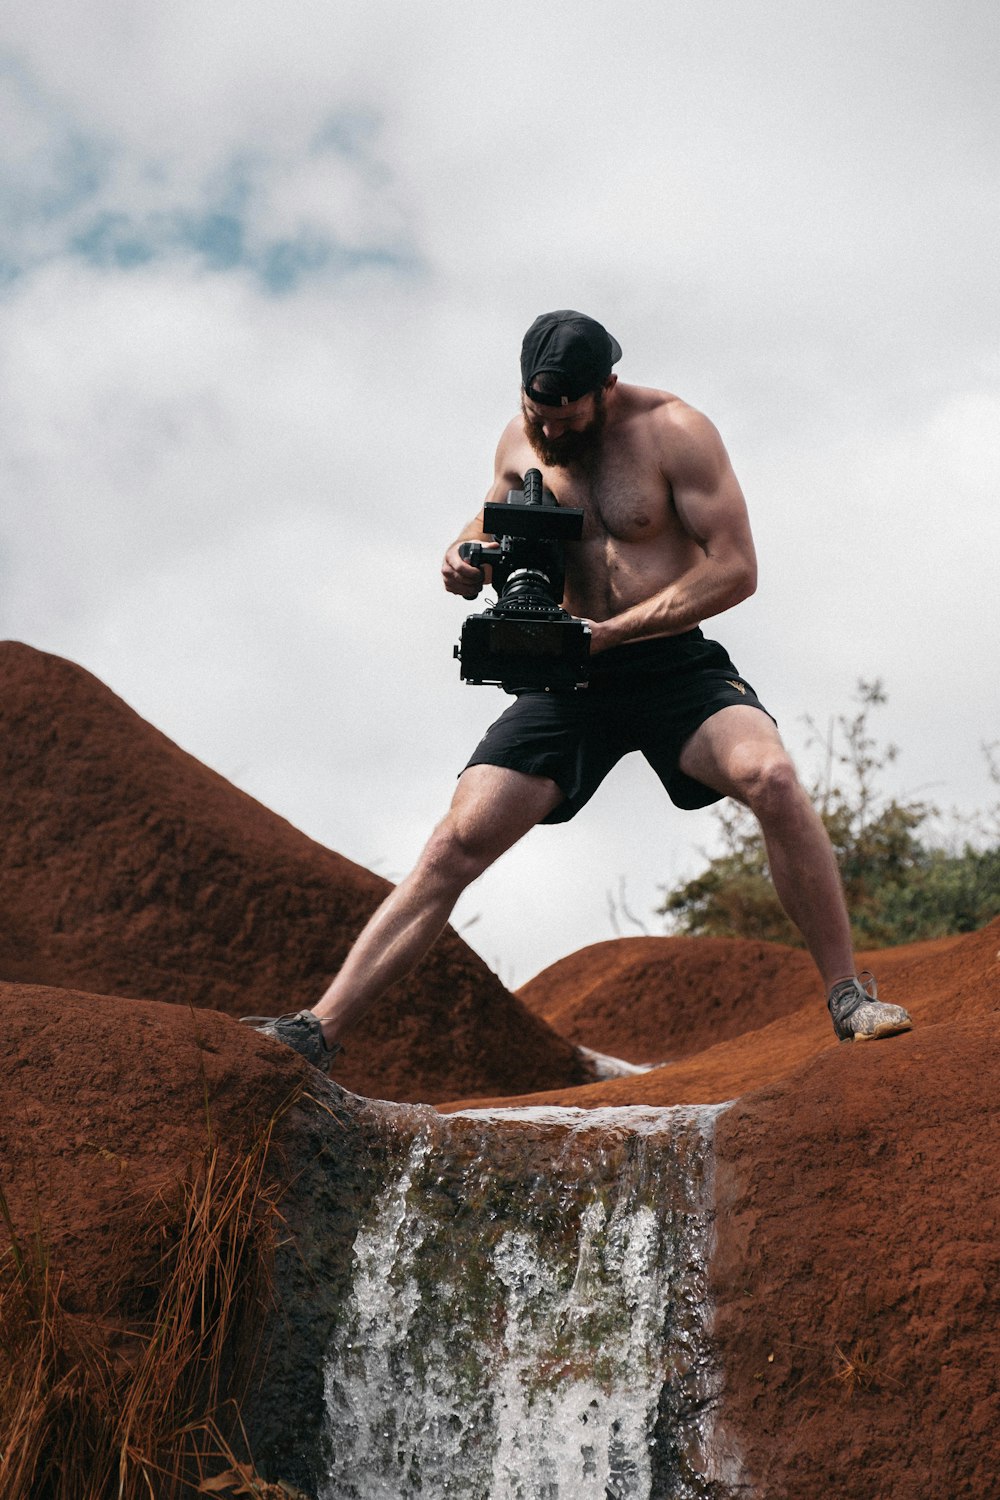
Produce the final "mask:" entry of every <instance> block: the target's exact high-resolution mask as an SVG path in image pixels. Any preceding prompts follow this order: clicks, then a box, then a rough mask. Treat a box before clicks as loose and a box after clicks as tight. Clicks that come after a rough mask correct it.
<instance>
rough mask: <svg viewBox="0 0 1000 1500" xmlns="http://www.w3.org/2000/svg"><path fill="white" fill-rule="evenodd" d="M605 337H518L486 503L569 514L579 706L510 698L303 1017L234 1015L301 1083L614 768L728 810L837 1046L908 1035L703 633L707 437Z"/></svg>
mask: <svg viewBox="0 0 1000 1500" xmlns="http://www.w3.org/2000/svg"><path fill="white" fill-rule="evenodd" d="M620 358H621V348H620V346H619V344H618V342H617V340H616V339H614V338H612V337H611V335H610V334H609V333H608V332H607V331H606V330H605V329H604V328H603V327H602V326H601V325H600V324H599V323H596V322H594V320H593V319H592V318H588V317H585V316H583V315H582V314H580V313H577V312H571V311H566V310H564V311H559V312H553V313H545V314H543V315H542V316H541V317H539V318H537V319H536V320H535V322H534V323H533V324H532V326H531V328H529V330H528V332H527V333H526V334H525V337H524V343H523V346H522V351H521V377H522V391H521V410H520V412H519V413H518V415H517V416H516V417H514V418H513V419H512V420H511V421H510V422H509V423H508V424H507V427H506V428H505V429H504V432H503V435H502V437H501V438H500V443H499V446H498V448H497V454H496V468H495V475H494V481H493V484H492V487H491V488H490V491H489V494H488V495H487V496H486V499H487V501H497V502H503V501H505V500H506V497H507V492H508V490H511V489H519V488H521V485H522V482H523V478H524V474H525V471H526V470H527V469H530V468H537V467H540V468H541V472H542V478H543V481H544V483H545V485H546V487H547V488H548V489H549V490H551V491H552V493H553V495H554V496H555V498H556V499H557V500H558V501H559V502H560V503H561V504H563V505H571V506H579V507H581V508H582V509H583V511H584V513H585V520H584V533H583V538H582V540H581V541H579V542H573V543H569V544H567V546H566V589H565V595H564V599H563V603H564V605H565V607H566V609H568V610H569V611H570V612H571V613H572V614H574V615H577V616H578V617H580V618H581V619H583V620H585V621H586V623H587V624H588V625H589V627H590V631H591V647H590V649H591V656H592V658H593V660H592V663H591V681H590V685H589V687H588V688H587V689H585V690H583V691H580V692H572V691H567V692H531V693H523V694H521V695H519V696H518V697H517V698H516V699H515V701H514V703H513V704H512V705H511V706H510V707H509V708H508V709H507V710H506V712H505V713H504V714H503V715H502V716H501V717H500V718H499V719H498V720H497V722H496V723H495V724H494V725H493V726H492V727H491V728H490V729H489V730H488V732H487V734H486V736H485V738H484V739H483V740H482V742H481V744H480V745H479V747H478V748H477V750H476V751H475V753H474V754H473V756H472V758H471V760H470V761H469V763H468V765H467V766H466V768H465V770H464V771H463V772H462V774H461V776H460V778H459V782H458V787H457V789H456V791H455V795H454V798H453V800H452V804H451V807H450V808H449V810H448V812H447V813H446V815H445V817H444V819H443V820H442V822H441V823H440V824H439V825H438V826H437V828H436V829H435V830H434V832H433V833H432V835H431V837H430V840H429V841H428V843H427V846H426V848H425V849H424V851H423V853H422V854H421V856H420V859H419V860H418V862H417V865H416V867H415V868H414V870H413V871H412V873H411V874H410V875H408V876H407V877H406V879H405V880H403V881H402V882H401V884H400V885H398V886H397V887H396V888H395V890H394V891H393V892H392V893H391V895H389V896H388V897H387V898H386V900H385V901H384V902H383V904H382V906H381V907H380V908H379V910H378V911H377V912H376V913H375V915H374V916H373V917H372V918H371V920H370V921H369V923H368V925H367V926H366V927H365V929H364V931H363V932H362V933H361V935H360V936H359V938H358V940H357V942H356V943H355V945H354V947H353V949H352V950H351V952H350V953H349V954H348V957H347V959H346V961H345V963H344V966H343V968H342V969H341V970H340V972H339V973H338V974H337V976H336V978H335V979H334V980H333V982H332V983H331V985H330V987H329V989H328V990H327V991H326V993H325V994H324V995H323V997H322V998H321V1000H320V1001H319V1003H318V1004H317V1005H316V1006H315V1008H314V1009H313V1010H311V1011H300V1012H298V1013H297V1014H296V1015H291V1016H281V1017H277V1018H268V1017H260V1016H251V1017H246V1018H245V1019H246V1021H247V1023H248V1024H250V1025H253V1026H256V1027H257V1028H258V1029H260V1030H262V1031H264V1032H265V1033H266V1034H268V1035H270V1036H273V1037H275V1038H276V1039H277V1040H280V1041H283V1042H285V1043H286V1044H287V1045H289V1046H291V1047H294V1048H295V1049H296V1051H299V1052H302V1053H303V1055H305V1056H306V1057H308V1058H309V1059H310V1061H312V1062H314V1063H316V1064H317V1065H318V1066H319V1067H321V1068H326V1067H328V1066H329V1063H330V1062H331V1060H332V1058H333V1057H334V1056H335V1054H336V1053H337V1052H338V1051H339V1050H340V1045H339V1039H340V1037H341V1036H342V1034H343V1033H344V1032H346V1031H347V1030H348V1029H349V1028H350V1027H351V1026H352V1025H353V1024H354V1023H355V1022H356V1021H357V1020H358V1018H359V1017H360V1016H361V1015H363V1014H364V1012H365V1011H366V1010H367V1009H368V1008H369V1006H371V1005H372V1003H373V1002H374V1001H375V1000H377V999H378V997H379V996H380V995H381V994H383V992H384V991H385V990H386V989H387V988H388V987H389V986H390V985H391V984H393V983H395V981H396V980H398V979H401V978H402V977H403V976H404V975H405V974H407V973H408V972H409V971H410V969H412V968H413V966H414V965H415V964H416V963H417V962H418V961H419V960H420V959H421V958H422V957H423V955H424V954H425V953H426V952H427V950H428V948H430V946H431V944H432V943H433V942H434V940H435V938H436V937H437V936H438V934H439V933H440V932H441V930H442V928H443V927H444V926H445V924H446V923H447V921H448V918H449V916H450V915H451V911H452V908H453V907H454V905H455V902H456V901H457V900H458V897H459V896H460V895H461V893H462V892H463V891H464V890H465V888H466V886H468V885H469V884H470V883H471V882H472V881H473V880H475V879H476V878H477V876H479V875H481V874H482V873H483V871H484V870H486V869H487V868H488V867H489V866H490V865H491V864H493V862H494V861H495V860H496V859H498V858H499V856H500V855H501V854H503V853H504V851H505V850H507V849H509V848H510V847H511V845H512V844H514V843H516V842H517V840H518V839H520V838H521V837H522V836H523V835H524V834H525V833H527V832H528V830H529V829H530V828H532V827H534V825H535V824H536V823H540V822H547V823H553V822H564V821H566V820H568V819H569V818H571V817H573V816H574V815H575V814H576V813H577V812H578V811H579V809H580V808H581V807H582V806H583V804H584V803H585V802H586V801H587V800H588V799H589V798H590V797H591V796H592V795H593V793H594V792H595V791H596V789H597V787H598V785H599V784H600V782H601V781H602V780H603V778H604V776H605V775H606V774H607V772H608V771H609V770H610V769H611V767H612V766H613V765H614V764H615V762H616V761H617V760H618V759H620V757H621V756H622V755H623V754H626V753H627V752H628V751H630V750H636V749H638V750H641V751H642V752H643V754H645V756H646V758H647V759H648V760H649V762H650V764H651V765H652V766H653V769H654V770H655V771H656V773H657V775H658V776H659V777H660V780H661V781H662V783H663V785H664V786H665V788H666V790H667V791H668V793H669V795H670V796H671V798H672V799H673V801H674V802H675V803H676V804H677V805H678V806H680V807H702V806H705V805H707V804H708V803H710V802H716V801H718V800H719V799H720V798H721V797H724V796H725V797H735V798H736V799H737V800H738V801H740V802H742V803H744V804H745V805H746V806H747V807H749V808H750V809H751V810H752V812H753V813H754V814H755V816H756V817H757V819H758V820H759V822H760V825H761V828H762V831H763V834H764V840H765V843H766V847H767V855H768V864H769V866H770V870H771V875H772V878H773V880H774V884H775V888H776V890H777V892H778V896H779V898H780V900H781V903H782V905H783V906H784V908H785V911H786V912H787V913H788V915H789V916H790V917H791V919H792V921H793V922H795V924H796V925H797V926H798V928H799V930H800V932H801V933H802V936H803V938H804V939H805V942H806V945H807V947H808V948H809V951H810V953H811V954H812V956H813V959H814V960H815V963H816V967H817V968H818V970H819V973H820V976H821V978H822V981H823V984H824V986H825V987H826V990H827V993H828V1005H829V1009H830V1014H831V1017H832V1020H833V1025H834V1030H835V1032H836V1035H837V1036H838V1037H839V1038H840V1040H841V1041H860V1040H870V1039H874V1038H876V1037H884V1036H892V1035H893V1034H895V1033H896V1032H900V1031H908V1030H909V1028H910V1024H911V1022H910V1017H909V1016H908V1014H907V1013H906V1011H905V1010H903V1009H902V1008H901V1007H900V1006H898V1005H886V1004H884V1003H883V1002H881V1001H879V1000H878V999H877V998H876V994H875V988H874V981H872V980H870V981H869V983H868V985H865V984H863V983H862V982H861V980H859V979H858V978H857V976H856V974H855V966H854V955H853V951H852V947H851V933H850V926H849V922H848V917H847V910H846V907H845V904H844V897H843V893H842V888H841V884H840V878H839V874H838V871H837V867H836V863H835V860H834V856H833V851H832V849H831V847H830V841H829V839H828V838H827V835H826V831H825V830H824V828H823V824H822V823H821V821H820V819H819V817H818V816H817V814H816V812H815V810H814V809H813V807H812V804H811V803H810V801H809V798H808V796H807V795H806V793H805V791H804V789H803V787H802V785H801V783H800V782H799V780H798V777H797V775H796V773H795V769H794V767H793V765H792V763H791V760H790V759H789V757H788V754H787V752H786V751H785V748H784V746H783V745H782V742H781V739H780V736H779V734H778V731H777V728H776V726H775V724H774V722H773V720H772V719H771V718H770V716H769V715H768V713H767V711H766V709H764V708H763V705H762V704H761V703H760V701H759V700H758V698H757V695H756V693H755V692H754V691H753V689H752V688H751V686H750V684H749V683H748V682H747V681H746V680H745V679H744V678H742V677H741V676H740V674H739V673H738V672H737V670H736V668H735V667H734V666H733V664H732V662H731V661H730V659H729V657H728V655H727V654H726V652H725V651H724V649H723V648H722V647H721V646H719V645H717V644H716V643H715V642H714V641H707V640H706V639H705V638H704V636H703V635H702V632H701V629H700V625H701V622H702V621H703V620H706V619H709V618H710V617H711V616H713V615H718V614H721V613H722V611H723V610H727V609H731V608H732V606H733V605H734V604H739V603H740V601H741V600H742V599H746V598H747V597H748V596H749V595H750V594H752V593H753V591H754V589H755V587H756V578H757V565H756V558H755V554H754V546H753V539H752V537H751V535H750V524H749V520H748V518H747V510H746V504H745V501H744V499H743V494H742V491H741V490H740V486H739V483H738V482H737V479H736V475H735V474H734V473H733V469H732V466H731V464H730V462H729V456H728V454H727V453H726V450H725V448H724V446H723V444H722V441H721V439H720V437H719V434H718V433H717V431H716V430H715V428H714V427H713V426H712V424H711V422H710V421H709V420H708V419H707V418H706V417H704V416H702V415H701V413H700V412H697V411H695V410H694V409H693V408H692V407H690V406H687V405H685V403H684V402H683V401H681V400H679V399H678V398H677V397H676V396H671V395H668V394H667V393H666V392H664V391H656V390H648V389H646V388H644V387H642V386H635V385H625V384H623V383H620V382H619V380H618V377H617V375H615V374H613V373H612V366H613V365H615V364H616V363H617V362H618V360H619V359H620ZM486 540H488V538H487V537H486V534H485V533H484V531H483V515H482V512H480V514H479V515H478V516H477V517H476V519H475V520H474V521H472V522H470V523H469V525H468V526H466V528H465V530H464V531H463V532H462V534H461V535H460V536H459V537H458V538H456V540H455V541H454V542H453V543H452V545H451V546H450V547H449V548H448V551H447V553H446V554H445V559H444V564H443V567H442V574H443V577H444V586H445V588H446V589H447V590H448V591H449V592H450V593H453V594H459V595H461V596H462V597H464V598H467V599H471V598H475V596H476V594H477V593H478V592H479V590H480V588H481V587H482V585H483V581H484V580H483V575H482V573H481V572H480V571H479V569H477V568H475V567H473V566H472V565H471V564H470V563H468V562H466V561H464V560H463V559H462V558H461V557H460V556H459V546H460V545H461V543H462V542H465V541H486Z"/></svg>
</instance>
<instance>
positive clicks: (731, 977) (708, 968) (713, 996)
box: [517, 937, 819, 1063]
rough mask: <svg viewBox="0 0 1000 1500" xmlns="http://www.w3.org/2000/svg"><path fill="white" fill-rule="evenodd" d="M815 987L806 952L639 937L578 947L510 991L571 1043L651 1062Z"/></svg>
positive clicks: (754, 1020) (685, 1051) (763, 1017)
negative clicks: (514, 990) (577, 950)
mask: <svg viewBox="0 0 1000 1500" xmlns="http://www.w3.org/2000/svg"><path fill="white" fill-rule="evenodd" d="M818 992H819V983H818V980H817V978H816V970H815V969H814V967H813V964H812V960H811V959H810V958H809V956H808V954H806V953H803V952H801V951H799V950H797V949H794V948H786V947H784V946H783V945H782V944H780V943H752V942H746V941H744V940H743V939H741V938H689V937H640V938H618V939H615V940H613V941H611V942H606V943H594V944H592V945H591V946H590V947H589V948H581V949H580V951H579V953H571V954H570V955H569V957H568V958H563V959H560V960H559V962H558V963H555V964H552V965H551V966H550V967H549V968H548V969H544V970H543V971H542V973H541V974H539V975H537V976H536V977H535V978H534V979H532V980H531V981H530V982H529V983H528V984H526V985H524V986H522V988H521V989H519V990H518V992H517V994H518V998H519V999H520V1000H523V1001H524V1003H525V1005H527V1006H528V1008H529V1009H530V1010H533V1011H534V1012H535V1014H536V1015H537V1016H541V1017H542V1019H543V1020H544V1021H547V1022H548V1023H549V1025H550V1026H552V1027H554V1028H555V1030H556V1031H558V1032H559V1033H560V1035H561V1036H564V1037H567V1038H568V1039H569V1040H570V1041H573V1042H576V1043H578V1044H579V1045H580V1046H582V1047H592V1048H593V1049H594V1051H595V1052H607V1053H610V1054H611V1055H612V1056H613V1057H622V1058H624V1059H625V1060H626V1061H627V1062H632V1063H648V1062H668V1061H673V1060H674V1059H675V1058H679V1057H690V1056H691V1055H692V1053H695V1052H700V1051H702V1050H703V1049H704V1048H705V1047H709V1046H711V1045H712V1044H713V1043H714V1042H723V1041H727V1040H728V1039H729V1038H730V1037H734V1036H739V1035H740V1034H741V1033H742V1032H744V1031H752V1030H754V1029H755V1028H756V1027H758V1026H763V1025H765V1024H766V1023H767V1022H768V1021H773V1020H776V1019H777V1018H778V1017H779V1016H783V1015H788V1014H790V1013H791V1012H792V1011H794V1010H796V1009H797V1008H798V1007H799V1006H800V1005H802V1004H803V1003H805V1001H806V1000H808V999H809V998H810V996H813V997H815V995H816V994H817V993H818Z"/></svg>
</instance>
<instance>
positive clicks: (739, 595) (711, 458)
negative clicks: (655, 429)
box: [591, 407, 757, 652]
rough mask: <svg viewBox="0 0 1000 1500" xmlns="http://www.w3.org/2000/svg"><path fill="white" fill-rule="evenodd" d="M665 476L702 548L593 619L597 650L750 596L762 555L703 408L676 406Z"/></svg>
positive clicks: (672, 627)
mask: <svg viewBox="0 0 1000 1500" xmlns="http://www.w3.org/2000/svg"><path fill="white" fill-rule="evenodd" d="M662 467H663V472H664V480H665V482H666V483H667V484H669V486H670V492H671V496H672V500H673V505H674V509H675V511H676V513H677V518H678V520H679V521H680V524H681V526H682V528H683V530H684V531H685V532H686V533H687V535H688V536H689V537H690V538H691V539H692V541H694V542H696V543H697V546H698V548H699V550H700V553H701V556H700V557H698V558H697V560H696V561H695V563H694V564H693V565H692V566H691V567H690V568H687V569H686V570H685V571H684V572H683V573H682V574H681V575H680V577H678V578H676V579H675V580H674V581H673V582H672V583H670V584H668V585H667V587H666V588H664V589H661V590H660V591H659V592H657V593H655V594H653V595H652V596H651V597H650V598H649V599H644V600H643V601H642V602H641V603H640V604H635V605H633V606H632V607H631V608H630V609H626V610H623V611H622V613H621V614H620V615H616V616H615V617H614V618H613V619H610V620H601V621H594V622H591V629H592V632H593V635H592V641H591V650H592V651H595V652H596V651H603V650H606V649H607V647H609V646H617V645H619V644H621V643H622V642H624V641H631V640H641V639H643V638H644V637H647V636H656V635H679V634H680V633H681V632H682V631H684V630H690V629H692V628H693V627H694V626H695V625H700V624H701V622H702V621H703V620H707V619H710V618H711V617H712V616H713V615H718V614H721V613H722V612H723V610H726V609H731V608H732V607H733V605H734V604H739V603H740V601H741V600H743V599H747V598H749V596H750V595H751V594H752V593H753V592H754V589H755V588H756V587H757V556H756V553H755V551H754V544H753V537H752V535H751V532H750V518H749V516H748V515H747V507H746V501H745V500H744V498H743V491H742V490H741V489H740V485H739V481H738V479H737V478H736V475H735V474H734V472H733V466H732V464H731V463H730V461H729V455H728V453H727V452H726V449H725V445H724V444H723V441H722V439H721V437H720V436H719V434H718V432H717V430H716V428H715V427H714V426H713V424H712V423H711V422H710V421H709V419H708V418H707V417H706V416H703V415H702V413H701V412H698V411H695V410H694V409H693V408H691V407H685V408H683V409H682V411H681V412H680V413H679V414H678V413H677V412H672V413H671V420H670V431H669V440H668V441H665V442H664V459H663V465H662Z"/></svg>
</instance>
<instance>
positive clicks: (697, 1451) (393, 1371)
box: [321, 1107, 727, 1500]
mask: <svg viewBox="0 0 1000 1500" xmlns="http://www.w3.org/2000/svg"><path fill="white" fill-rule="evenodd" d="M719 1108H721V1107H717V1108H683V1107H682V1108H675V1109H661V1110H653V1109H643V1108H634V1109H632V1108H626V1109H607V1110H592V1111H587V1110H554V1109H518V1110H490V1111H476V1110H468V1111H465V1112H463V1113H462V1114H460V1115H453V1116H450V1117H448V1116H439V1115H437V1114H436V1113H435V1112H434V1111H431V1110H414V1109H412V1108H405V1107H404V1108H401V1109H400V1110H399V1112H398V1117H397V1118H398V1127H399V1129H398V1134H397V1136H396V1138H395V1139H394V1140H390V1141H387V1143H386V1155H385V1163H384V1164H385V1183H384V1188H383V1191H382V1192H381V1193H380V1194H379V1195H378V1197H377V1200H376V1202H375V1203H374V1205H373V1208H372V1211H371V1213H370V1215H369V1216H368V1219H367V1221H366V1222H365V1224H364V1225H363V1226H362V1228H361V1230H360V1232H359V1234H358V1237H357V1240H356V1243H355V1262H356V1269H355V1275H354V1280H353V1287H352V1292H351V1295H350V1297H349V1298H348V1299H347V1302H346V1303H345V1306H344V1309H343V1316H342V1319H341V1322H340V1325H339V1327H338V1330H337V1333H336V1335H335V1338H334V1341H333V1344H332V1347H331V1349H330V1352H329V1358H328V1362H327V1370H326V1391H327V1403H328V1412H329V1430H328V1440H329V1448H330V1453H331V1459H330V1466H329V1474H328V1479H327V1482H326V1485H325V1487H324V1488H323V1490H322V1491H321V1496H322V1500H411V1497H412V1500H416V1497H421V1500H428V1497H430V1500H452V1497H454V1500H660V1497H661V1496H662V1497H666V1496H670V1497H675V1500H688V1497H690V1500H701V1497H707V1496H722V1495H724V1494H726V1493H727V1491H726V1489H725V1488H724V1487H722V1486H721V1485H720V1482H719V1478H718V1476H717V1475H714V1476H713V1474H712V1472H711V1471H712V1468H713V1465H712V1462H711V1455H710V1451H709V1450H710V1436H711V1433H710V1428H711V1414H712V1408H713V1403H714V1399H715V1397H716V1396H717V1377H716V1374H715V1371H714V1369H713V1367H712V1362H711V1357H710V1351H709V1348H708V1340H707V1333H706V1320H707V1311H708V1309H707V1305H706V1285H705V1283H706V1262H707V1255H708V1248H709V1241H710V1233H711V1222H712V1209H711V1201H712V1185H711V1138H712V1132H713V1127H714V1121H715V1118H716V1116H717V1115H718V1113H719Z"/></svg>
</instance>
